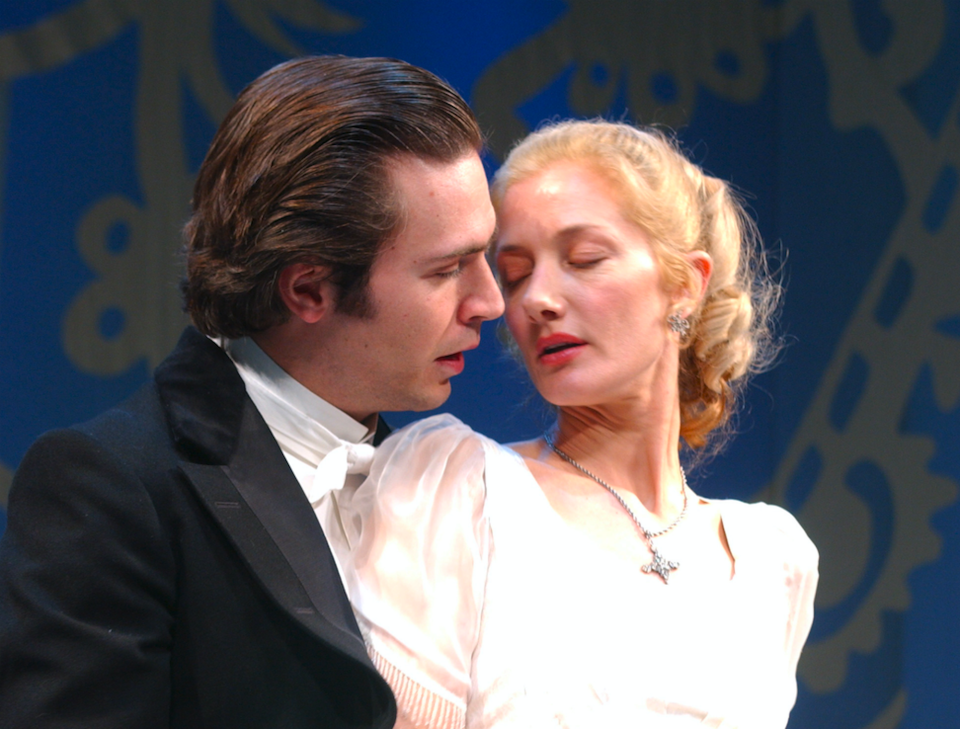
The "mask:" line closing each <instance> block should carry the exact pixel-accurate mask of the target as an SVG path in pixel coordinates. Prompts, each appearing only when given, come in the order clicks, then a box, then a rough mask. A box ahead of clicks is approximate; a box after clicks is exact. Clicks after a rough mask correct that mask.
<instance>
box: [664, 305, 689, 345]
mask: <svg viewBox="0 0 960 729" xmlns="http://www.w3.org/2000/svg"><path fill="white" fill-rule="evenodd" d="M667 324H668V325H669V327H670V331H671V332H675V333H676V334H679V335H680V341H681V342H684V341H686V339H687V337H689V336H690V322H689V320H687V318H686V317H685V316H683V314H681V313H680V312H679V311H675V312H673V313H672V314H670V316H668V317H667Z"/></svg>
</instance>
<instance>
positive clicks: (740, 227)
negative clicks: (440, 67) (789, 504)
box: [491, 120, 781, 452]
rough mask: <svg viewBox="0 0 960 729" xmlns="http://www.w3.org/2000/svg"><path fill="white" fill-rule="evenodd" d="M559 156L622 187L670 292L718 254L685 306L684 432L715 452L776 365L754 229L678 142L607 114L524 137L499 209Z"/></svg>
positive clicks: (770, 303) (626, 206)
mask: <svg viewBox="0 0 960 729" xmlns="http://www.w3.org/2000/svg"><path fill="white" fill-rule="evenodd" d="M560 162H576V163H582V164H584V165H586V166H588V167H589V168H590V169H593V170H594V171H596V172H598V173H599V174H601V175H602V176H603V177H605V178H606V179H607V180H608V181H609V182H610V183H611V184H612V185H613V186H614V188H615V189H616V190H617V191H618V192H619V194H620V196H621V198H622V199H621V201H620V202H621V204H622V206H623V214H624V215H625V216H626V217H627V218H628V219H629V220H631V221H633V222H634V223H636V224H637V225H638V226H640V227H641V228H642V229H643V230H644V231H645V232H646V233H647V235H648V236H649V237H650V242H651V245H652V246H653V249H654V253H655V255H656V257H657V260H658V261H659V263H660V267H661V275H662V276H663V279H664V284H665V285H666V286H667V288H668V289H673V290H678V289H682V288H685V287H692V288H695V287H693V286H692V282H693V280H694V279H693V277H694V276H696V275H697V272H696V271H695V269H694V268H693V266H692V265H691V263H690V261H689V259H688V257H687V256H686V255H685V254H687V253H689V252H690V251H704V252H706V253H708V254H709V255H710V258H711V259H712V260H713V273H712V275H711V277H710V281H709V284H708V286H707V291H706V293H705V295H704V297H703V299H702V301H701V303H700V305H699V307H698V308H697V309H696V310H695V311H692V312H685V313H687V314H688V321H689V322H690V324H691V329H690V335H689V337H687V338H686V339H685V340H684V341H683V343H682V344H681V347H682V350H681V355H680V375H679V391H680V417H681V420H680V435H681V437H682V438H683V439H684V441H686V443H687V444H688V445H689V446H690V447H691V448H695V449H699V450H701V452H703V451H710V452H712V451H714V450H715V449H717V448H719V447H720V446H721V445H722V444H723V440H724V438H723V437H718V436H723V435H725V434H726V433H727V430H726V429H725V428H724V426H726V425H728V423H729V421H730V416H731V415H732V414H733V412H734V410H735V406H736V403H737V399H738V395H739V394H740V391H741V390H742V387H743V385H744V384H745V382H746V379H747V377H746V376H747V375H749V374H752V373H755V372H758V371H761V370H763V369H765V368H766V367H767V366H769V364H770V363H771V360H772V359H773V357H774V356H775V354H776V350H777V346H776V342H775V340H774V337H773V334H772V330H773V327H772V324H773V322H772V316H773V314H774V313H775V311H776V309H777V305H778V303H779V299H780V292H781V289H780V286H779V284H778V283H777V282H776V281H774V280H773V279H772V278H771V276H770V274H769V271H768V268H767V265H766V260H765V257H764V254H763V250H762V248H761V245H760V237H759V235H758V234H757V230H756V226H755V225H754V223H753V221H752V220H751V218H750V217H749V216H748V215H747V213H746V211H745V210H744V208H743V205H742V204H741V203H740V201H739V199H738V198H737V196H736V194H735V193H734V192H733V191H732V190H731V189H730V187H729V186H728V185H727V183H725V182H724V181H723V180H719V179H717V178H716V177H711V176H710V175H707V174H706V173H704V171H703V170H702V169H700V168H699V167H698V166H697V165H695V164H693V163H692V162H690V161H689V160H688V159H687V157H686V156H685V155H684V154H683V152H682V151H681V150H680V148H679V146H678V144H677V142H676V141H675V140H674V139H672V138H671V137H668V136H667V135H665V134H664V133H662V132H660V131H659V130H656V129H650V128H644V129H638V128H636V127H634V126H631V125H629V124H624V123H615V122H608V121H602V120H593V121H564V122H557V123H553V124H550V125H548V126H545V127H543V128H541V129H539V130H538V131H536V132H534V133H533V134H531V135H529V136H528V137H526V138H525V139H524V140H522V141H521V142H520V143H519V144H518V145H517V146H516V147H514V149H513V150H512V151H511V152H510V154H509V156H508V157H507V159H506V161H505V162H504V163H503V165H502V166H501V167H500V169H499V170H498V171H497V173H496V175H495V176H494V179H493V184H492V186H491V195H492V197H493V204H494V207H495V208H496V209H497V210H498V211H499V209H500V206H501V203H502V202H503V198H504V195H505V194H506V192H507V190H508V189H509V188H510V187H511V186H512V185H514V184H516V183H517V182H520V181H521V180H524V179H527V178H529V177H531V176H533V175H535V174H537V173H539V172H541V171H543V170H545V169H546V168H547V167H550V166H551V165H553V164H555V163H560ZM664 326H666V322H665V323H664ZM707 446H710V447H709V448H707Z"/></svg>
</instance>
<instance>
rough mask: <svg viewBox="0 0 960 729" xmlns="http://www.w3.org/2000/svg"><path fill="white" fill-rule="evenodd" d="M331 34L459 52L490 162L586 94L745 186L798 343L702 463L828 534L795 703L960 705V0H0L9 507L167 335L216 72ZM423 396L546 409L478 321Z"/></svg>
mask: <svg viewBox="0 0 960 729" xmlns="http://www.w3.org/2000/svg"><path fill="white" fill-rule="evenodd" d="M329 52H338V53H347V54H350V55H389V56H396V57H399V58H403V59H405V60H408V61H411V62H413V63H416V64H418V65H421V66H424V67H426V68H429V69H431V70H433V71H435V72H437V73H438V74H440V75H442V76H444V77H445V78H447V79H448V80H449V81H451V82H452V83H453V85H454V86H456V87H457V88H458V89H459V90H460V91H461V92H462V93H463V94H464V95H465V96H466V97H467V98H468V99H469V100H470V101H471V103H472V104H473V105H474V107H475V108H476V109H477V111H478V114H479V116H480V118H481V121H482V123H483V124H484V127H485V129H486V131H487V132H488V133H489V134H490V139H491V153H490V154H489V156H488V159H487V162H488V166H489V169H490V170H491V171H492V170H493V169H495V167H496V165H497V164H498V160H499V158H500V157H501V156H502V154H503V152H504V151H505V150H506V149H507V148H508V147H509V145H510V144H511V142H512V141H514V140H515V139H516V138H517V137H519V136H521V135H522V134H523V133H524V132H525V131H527V130H529V129H530V128H533V127H535V126H536V125H537V124H538V123H539V122H540V121H541V120H543V119H546V118H551V117H557V116H560V117H566V116H593V115H597V114H603V115H605V116H608V117H614V118H621V117H629V118H632V119H635V120H638V121H641V122H645V123H651V122H653V123H659V124H664V125H668V126H670V127H672V128H675V129H677V130H678V132H679V134H680V136H681V138H682V140H683V142H684V143H685V145H686V146H687V148H688V149H689V150H690V151H691V153H692V155H693V157H694V158H695V159H696V161H698V162H699V163H700V164H702V165H703V166H705V167H706V168H707V169H708V170H710V171H711V172H713V173H714V174H717V175H719V176H721V177H724V178H726V179H729V180H732V181H733V183H734V184H735V185H736V186H737V187H739V188H740V189H741V190H743V191H745V192H746V193H747V194H748V199H749V202H750V204H751V207H752V211H753V213H754V214H755V216H756V218H757V220H758V223H759V226H760V229H761V232H762V233H763V235H764V238H765V240H766V241H767V242H768V245H770V246H771V247H772V248H773V249H775V250H777V251H779V252H780V253H779V255H780V259H781V260H782V262H783V271H784V275H785V278H786V281H787V299H786V306H785V310H784V315H783V329H784V332H785V334H786V335H787V338H788V341H789V346H788V348H787V349H786V351H785V353H784V355H783V357H782V361H781V363H780V365H779V367H777V369H776V370H774V371H773V372H771V373H769V374H767V375H764V376H762V377H761V378H759V379H758V380H757V382H756V385H755V386H754V387H753V388H752V389H751V391H750V393H749V399H748V403H747V407H746V409H745V411H744V414H743V415H742V416H741V418H740V423H739V430H740V435H739V436H738V437H737V439H736V440H735V441H734V443H733V445H732V446H731V447H730V448H729V450H728V451H727V452H726V453H725V454H724V455H723V456H722V457H721V458H719V459H717V460H716V461H714V462H713V463H711V464H710V465H709V466H708V467H707V468H705V469H704V470H702V471H701V472H700V473H699V474H698V477H697V481H696V484H695V487H696V488H697V489H698V490H700V491H701V492H703V493H705V494H707V495H714V496H724V495H727V496H735V497H738V498H745V499H753V498H764V499H766V500H772V501H776V502H779V503H782V504H785V505H786V506H787V507H788V508H790V509H791V510H793V511H794V512H795V513H796V514H797V515H798V517H799V518H800V520H801V522H802V523H803V524H804V526H805V527H806V528H807V530H808V531H809V533H810V534H811V536H812V537H813V538H814V540H815V541H816V542H817V544H818V546H819V547H820V549H821V572H822V577H821V589H820V593H819V595H818V603H817V610H818V614H817V618H816V622H815V624H814V629H813V635H812V637H811V641H810V643H809V644H808V647H807V650H806V651H805V654H804V657H803V659H802V661H801V667H800V677H801V691H800V699H799V702H798V705H797V708H796V709H795V711H794V716H793V719H792V721H791V727H794V728H799V727H811V728H812V727H818V728H834V727H836V728H839V727H844V728H847V727H849V728H861V727H862V728H865V729H866V728H868V727H869V728H870V729H893V728H894V727H901V728H903V729H908V728H909V729H920V728H923V729H926V728H928V727H932V726H950V725H953V724H954V723H955V722H956V717H957V716H960V693H958V692H957V691H956V687H957V686H958V685H960V631H958V630H957V616H958V615H960V587H958V585H960V579H958V578H960V506H958V501H957V485H958V479H960V448H958V447H957V445H956V444H957V442H958V434H960V408H958V402H960V341H958V339H960V299H958V296H957V294H956V281H958V280H960V249H958V240H960V238H958V233H960V217H958V210H957V205H956V193H957V186H958V172H957V167H958V165H960V137H958V133H960V108H958V103H960V101H958V100H960V94H958V90H960V0H949V1H942V2H941V1H937V0H900V1H899V2H898V1H896V0H895V1H893V2H881V1H880V0H849V1H846V0H844V1H841V0H836V1H835V2H816V1H815V0H783V1H782V2H775V1H766V2H764V1H763V0H712V1H711V0H701V1H700V2H692V1H688V2H681V1H680V0H670V1H667V0H567V1H566V2H562V1H561V0H527V2H524V3H517V2H508V1H506V0H488V2H486V3H482V4H481V3H475V4H468V3H450V2H441V1H440V0H406V1H405V2H397V1H393V2H388V1H386V0H336V1H335V2H331V3H324V2H318V1H317V0H220V1H219V2H215V1H214V0H165V1H163V2H161V1H159V0H155V1H152V2H151V1H150V0H19V2H4V3H3V4H2V5H0V428H2V431H0V433H2V438H0V530H2V528H3V524H4V523H5V517H4V515H3V514H4V512H3V509H2V506H3V504H5V502H6V493H7V490H8V488H9V482H10V477H11V473H12V470H13V469H14V468H15V467H16V465H17V463H18V462H19V460H20V458H21V457H22V455H23V453H24V451H25V450H26V448H27V447H28V445H29V444H30V443H31V442H32V441H33V439H34V438H36V436H37V435H38V434H39V433H41V432H42V431H44V430H46V429H48V428H51V427H55V426H60V425H66V424H69V423H71V422H75V421H79V420H83V419H86V418H88V417H90V416H92V415H93V414H95V413H96V412H98V411H99V410H102V409H103V408H105V407H106V406H108V405H110V404H111V403H114V402H116V401H118V400H120V399H121V398H123V397H124V396H125V395H127V394H128V393H130V392H131V391H132V390H133V389H135V388H136V387H137V386H138V385H139V384H141V383H142V382H144V381H145V379H146V378H147V377H148V375H149V373H150V371H151V369H152V368H153V367H154V366H155V365H156V364H157V363H158V362H159V361H160V360H161V359H162V358H163V356H164V354H165V353H166V352H167V351H168V350H169V349H170V348H171V347H172V345H173V343H174V341H175V339H176V337H177V335H178V333H179V331H180V329H181V327H182V325H183V323H184V321H183V318H182V315H181V313H180V311H179V302H178V299H177V293H176V288H175V282H176V280H177V278H178V276H179V272H178V268H177V264H176V255H175V254H176V250H177V247H178V243H179V240H178V235H179V227H180V226H181V224H182V222H183V220H184V218H185V215H186V211H187V201H188V199H189V191H190V186H191V178H192V175H193V173H194V172H195V170H196V168H197V166H198V165H199V163H200V160H201V159H202V156H203V154H204V151H205V148H206V145H207V144H208V142H209V140H210V138H211V136H212V134H213V131H214V129H215V128H216V124H217V122H218V120H219V119H220V117H221V116H222V115H223V113H224V112H225V111H226V109H227V108H228V107H229V105H230V103H231V100H232V97H233V96H234V95H235V94H236V92H237V91H239V89H240V88H241V87H242V86H243V85H244V84H246V83H247V82H248V81H250V80H251V79H252V78H254V77H255V76H257V75H258V74H259V73H261V72H262V71H263V70H265V69H266V68H268V67H269V66H271V65H273V64H274V63H276V62H279V61H281V60H283V59H284V58H287V57H289V56H292V55H298V54H302V53H329ZM443 409H444V410H449V411H452V412H454V413H455V414H457V415H458V416H460V417H461V418H462V419H464V420H465V421H467V422H469V423H470V424H471V425H473V426H474V427H475V428H477V429H478V430H480V431H483V432H486V433H488V434H490V435H491V436H493V437H496V438H498V439H501V440H515V439H519V438H526V437H531V436H532V435H534V434H536V433H537V432H538V431H539V430H541V429H542V427H543V426H544V424H545V423H546V422H547V418H548V415H547V414H546V411H545V410H544V409H543V408H542V406H540V405H539V404H538V403H537V402H536V400H535V399H534V398H532V397H531V392H530V388H529V386H528V385H527V383H526V379H525V377H524V375H523V374H522V372H520V371H519V370H518V369H517V367H516V366H515V365H514V364H512V363H511V362H510V361H508V360H507V359H506V358H505V357H504V356H503V355H502V353H501V351H500V349H499V346H498V345H497V343H496V337H495V336H493V328H492V327H491V328H488V329H486V330H485V337H484V343H483V346H482V347H481V349H480V350H479V351H478V352H475V353H472V356H470V357H469V358H468V362H467V372H466V373H465V374H464V375H462V376H461V377H459V378H458V379H457V380H456V381H455V389H454V395H453V397H451V399H450V400H449V402H448V403H447V404H446V406H445V407H444V408H443ZM412 417H413V415H412V414H399V415H395V416H393V417H391V418H389V420H390V421H391V422H392V423H394V424H400V423H403V422H406V421H407V420H409V419H411V418H412ZM704 617H705V619H709V607H708V606H705V608H704ZM719 627H720V626H718V628H719Z"/></svg>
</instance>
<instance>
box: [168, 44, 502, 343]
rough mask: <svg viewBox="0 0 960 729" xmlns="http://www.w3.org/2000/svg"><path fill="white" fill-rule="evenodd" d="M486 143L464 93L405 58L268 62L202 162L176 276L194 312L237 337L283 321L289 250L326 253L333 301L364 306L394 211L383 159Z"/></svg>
mask: <svg viewBox="0 0 960 729" xmlns="http://www.w3.org/2000/svg"><path fill="white" fill-rule="evenodd" d="M482 144H483V139H482V135H481V132H480V128H479V126H478V125H477V121H476V118H475V117H474V115H473V113H472V112H471V110H470V108H469V107H468V106H467V104H466V102H465V101H464V100H463V99H462V98H461V97H460V95H459V94H458V93H457V92H456V91H454V90H453V89H452V88H451V87H450V86H449V85H448V84H447V83H446V82H444V81H442V80H441V79H439V78H437V77H436V76H435V75H433V74H432V73H430V72H428V71H425V70H423V69H421V68H417V67H416V66H412V65H410V64H408V63H404V62H403V61H397V60H394V59H389V58H348V57H343V56H317V57H308V58H299V59H295V60H292V61H288V62H286V63H282V64H280V65H278V66H276V67H274V68H272V69H270V70H269V71H267V72H266V73H264V74H263V75H262V76H260V77H259V78H258V79H256V80H255V81H254V82H253V83H251V84H250V85H249V86H247V88H245V89H244V90H243V91H242V92H241V93H240V96H239V98H238V99H237V102H236V103H235V104H234V106H233V108H232V109H231V110H230V112H229V113H228V114H227V117H226V118H225V119H224V120H223V123H222V124H221V125H220V128H219V129H218V130H217V133H216V136H215V137H214V139H213V143H212V145H211V147H210V150H209V152H208V153H207V156H206V159H205V160H204V162H203V165H202V166H201V167H200V172H199V174H198V176H197V181H196V184H195V186H194V192H193V214H192V216H191V218H190V220H189V222H188V223H187V225H186V228H185V230H184V238H185V253H186V267H187V272H186V278H185V279H184V281H183V284H182V290H183V295H184V305H185V308H186V310H187V312H188V313H189V314H190V317H191V319H192V320H193V323H194V324H195V325H196V327H197V328H198V329H200V331H202V332H204V333H205V334H208V335H210V336H226V337H240V336H245V335H249V334H252V333H255V332H259V331H263V330H265V329H268V328H269V327H271V326H274V325H275V324H279V323H281V322H283V321H285V320H286V318H287V317H288V316H289V311H288V309H287V307H286V305H285V304H284V303H283V300H282V299H281V298H280V294H279V291H278V287H277V280H278V277H279V275H280V272H281V271H282V270H283V269H284V268H285V267H286V266H289V265H291V264H293V263H310V264H320V265H325V266H328V267H329V268H330V271H331V281H333V282H334V283H335V284H336V285H337V286H338V288H339V297H338V303H337V305H338V308H339V309H340V310H341V311H345V312H347V313H351V314H355V315H358V316H364V315H367V314H368V313H369V303H368V299H367V296H366V290H367V281H368V279H369V275H370V267H371V266H372V265H373V262H374V260H375V259H376V257H377V254H378V252H379V250H380V248H381V246H382V244H383V243H384V242H385V241H386V240H388V239H389V238H390V236H391V235H392V234H393V233H394V232H395V231H396V229H397V228H398V225H399V223H400V221H401V217H402V214H403V209H402V206H401V204H400V201H399V200H398V199H397V196H396V195H395V193H394V191H393V188H392V185H391V184H390V177H389V162H390V160H393V159H397V158H402V156H403V155H413V156H415V157H419V158H423V159H428V160H431V161H436V162H454V161H456V160H458V159H460V158H461V157H462V156H463V155H465V154H467V153H469V152H471V151H479V150H480V149H481V147H482Z"/></svg>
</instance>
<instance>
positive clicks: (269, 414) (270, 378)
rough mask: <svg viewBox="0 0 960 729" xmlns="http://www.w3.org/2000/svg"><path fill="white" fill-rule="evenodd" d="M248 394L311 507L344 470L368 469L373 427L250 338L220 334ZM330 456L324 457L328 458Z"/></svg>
mask: <svg viewBox="0 0 960 729" xmlns="http://www.w3.org/2000/svg"><path fill="white" fill-rule="evenodd" d="M220 346H222V347H223V349H224V351H225V352H226V353H227V355H228V356H229V357H230V359H231V360H233V363H234V364H235V365H236V367H237V372H238V373H239V374H240V377H241V378H242V379H243V382H244V384H245V385H246V389H247V394H248V395H249V396H250V399H251V400H253V404H254V405H256V406H257V410H259V411H260V415H262V416H263V419H264V421H265V422H266V423H267V426H268V427H269V428H270V432H271V433H273V436H274V438H276V439H277V443H278V444H279V445H280V449H281V450H282V451H283V454H284V456H286V458H287V462H288V463H289V464H290V468H291V469H292V470H293V473H294V476H296V478H297V481H298V482H299V483H300V487H301V488H302V489H303V491H304V493H305V494H306V496H307V498H308V499H309V501H310V503H311V504H313V505H314V506H315V507H316V505H317V504H318V503H319V501H320V500H321V499H322V498H323V497H324V496H325V495H326V494H327V493H329V492H330V491H332V490H338V489H340V488H341V487H342V486H343V482H344V478H345V474H346V473H362V472H363V469H364V468H369V460H370V459H371V458H372V454H373V448H372V446H370V445H360V446H359V447H356V446H355V445H354V444H367V443H368V442H370V441H372V440H373V435H374V432H373V431H372V430H370V429H369V428H367V426H365V425H364V424H363V423H360V422H358V421H356V420H354V419H353V418H351V417H350V416H349V415H347V414H346V413H345V412H343V411H342V410H340V409H338V408H336V407H334V406H333V405H331V404H330V403H328V402H327V401H326V400H324V399H323V398H321V397H320V396H319V395H317V394H316V393H314V392H312V391H310V390H308V389H307V388H306V387H304V386H303V385H302V384H300V383H299V382H297V381H296V380H295V379H294V378H293V377H291V376H290V375H289V374H287V373H286V372H285V371H284V370H283V369H282V368H281V367H280V366H279V365H278V364H277V363H276V362H274V361H273V360H272V359H271V358H270V357H269V356H268V355H267V353H266V352H264V351H263V350H262V349H260V347H259V346H257V344H256V342H254V341H253V340H252V339H250V338H249V337H243V338H241V339H224V340H223V341H222V342H220ZM328 456H329V458H328Z"/></svg>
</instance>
